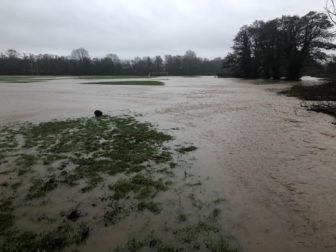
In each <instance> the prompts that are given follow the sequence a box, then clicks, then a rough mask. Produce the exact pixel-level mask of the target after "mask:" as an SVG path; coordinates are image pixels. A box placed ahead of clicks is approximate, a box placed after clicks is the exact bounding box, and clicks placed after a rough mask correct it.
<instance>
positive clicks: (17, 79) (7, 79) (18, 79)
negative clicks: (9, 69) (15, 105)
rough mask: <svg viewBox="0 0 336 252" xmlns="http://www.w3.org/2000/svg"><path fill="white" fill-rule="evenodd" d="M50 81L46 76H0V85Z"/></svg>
mask: <svg viewBox="0 0 336 252" xmlns="http://www.w3.org/2000/svg"><path fill="white" fill-rule="evenodd" d="M47 80H52V78H50V77H46V76H43V77H42V76H24V75H22V76H18V75H13V76H9V75H3V76H0V83H33V82H41V81H47Z"/></svg>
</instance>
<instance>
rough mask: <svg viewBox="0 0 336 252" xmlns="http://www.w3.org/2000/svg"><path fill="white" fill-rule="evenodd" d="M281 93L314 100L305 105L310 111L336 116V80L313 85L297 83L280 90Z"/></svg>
mask: <svg viewBox="0 0 336 252" xmlns="http://www.w3.org/2000/svg"><path fill="white" fill-rule="evenodd" d="M279 94H283V95H287V96H290V97H297V98H299V99H301V100H306V101H313V102H314V103H312V104H305V105H304V107H305V108H306V109H307V110H308V111H314V112H321V113H324V114H328V115H331V116H333V117H335V118H336V82H328V83H326V84H321V85H313V86H302V85H296V86H293V87H291V88H290V89H286V90H283V91H280V92H279Z"/></svg>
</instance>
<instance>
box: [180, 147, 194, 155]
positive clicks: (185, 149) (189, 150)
mask: <svg viewBox="0 0 336 252" xmlns="http://www.w3.org/2000/svg"><path fill="white" fill-rule="evenodd" d="M195 150H197V147H195V146H189V147H182V148H179V149H176V151H178V152H180V153H182V154H183V153H186V152H191V151H195Z"/></svg>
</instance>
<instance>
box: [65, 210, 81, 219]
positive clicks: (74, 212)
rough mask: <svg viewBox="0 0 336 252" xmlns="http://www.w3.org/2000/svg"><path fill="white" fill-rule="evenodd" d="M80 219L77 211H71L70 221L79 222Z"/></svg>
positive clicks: (68, 216)
mask: <svg viewBox="0 0 336 252" xmlns="http://www.w3.org/2000/svg"><path fill="white" fill-rule="evenodd" d="M79 217H80V213H79V212H78V211H77V210H73V211H71V213H70V214H68V215H67V218H68V220H71V221H77V220H78V218H79Z"/></svg>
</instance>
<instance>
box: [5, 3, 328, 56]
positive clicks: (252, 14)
mask: <svg viewBox="0 0 336 252" xmlns="http://www.w3.org/2000/svg"><path fill="white" fill-rule="evenodd" d="M324 4H325V1H324V0H0V24H1V25H0V34H1V35H0V36H1V37H0V51H5V50H7V49H9V48H13V49H17V50H18V51H19V52H29V53H53V54H59V55H69V54H70V52H71V50H72V49H73V48H78V47H84V48H86V49H87V50H89V53H90V56H91V57H92V56H93V57H95V56H99V57H101V56H104V55H106V54H107V53H116V54H117V55H119V57H121V58H133V57H135V56H140V57H142V56H155V55H162V56H163V55H165V54H174V55H175V54H184V52H185V51H186V50H187V49H192V50H194V51H195V52H196V53H197V55H198V56H200V57H208V58H214V57H218V56H219V57H223V56H225V54H226V53H227V52H228V51H229V50H230V47H231V46H232V39H233V37H234V35H235V34H236V33H237V32H238V30H239V28H240V27H241V26H243V25H245V24H250V23H252V22H253V21H254V20H256V19H263V20H268V19H272V18H276V17H278V16H281V15H283V14H284V15H294V14H299V15H304V14H306V13H307V12H308V11H310V10H315V11H324V10H323V7H324Z"/></svg>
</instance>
